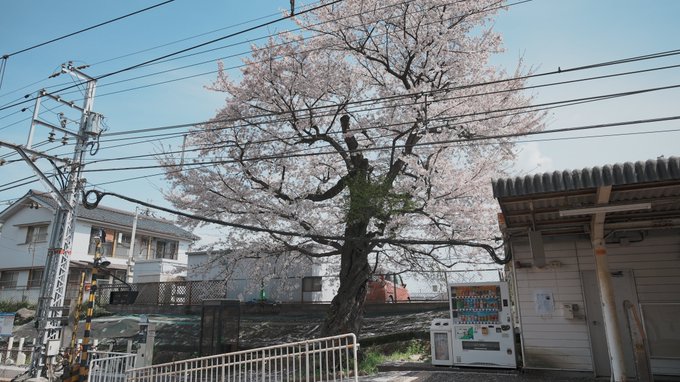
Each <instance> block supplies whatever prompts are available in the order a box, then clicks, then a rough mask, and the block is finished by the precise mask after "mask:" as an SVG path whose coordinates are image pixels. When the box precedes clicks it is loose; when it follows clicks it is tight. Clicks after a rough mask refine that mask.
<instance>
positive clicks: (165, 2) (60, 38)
mask: <svg viewBox="0 0 680 382" xmlns="http://www.w3.org/2000/svg"><path fill="white" fill-rule="evenodd" d="M173 1H175V0H167V1H164V2H162V3H158V4H156V5H152V6H150V7H146V8H144V9H140V10H138V11H135V12H132V13H128V14H126V15H123V16H119V17H116V18H114V19H111V20H107V21H104V22H101V23H99V24H96V25H92V26H90V27H87V28H83V29H80V30H77V31H75V32H71V33H68V34H65V35H63V36H60V37H57V38H53V39H51V40H49V41H45V42H41V43H39V44H35V45H33V46H29V47H28V48H24V49H20V50H18V51H16V52H13V53H9V54H6V55H4V56H2V58H3V59H5V60H6V59H7V58H9V57H11V56H14V55H17V54H19V53H24V52H27V51H29V50H32V49H35V48H39V47H41V46H43V45H47V44H51V43H53V42H56V41H59V40H63V39H65V38H68V37H71V36H75V35H77V34H80V33H83V32H86V31H89V30H92V29H95V28H99V27H101V26H103V25H106V24H110V23H113V22H115V21H118V20H122V19H125V18H127V17H130V16H134V15H136V14H139V13H142V12H146V11H148V10H151V9H154V8H157V7H160V6H162V5H165V4H168V3H172V2H173Z"/></svg>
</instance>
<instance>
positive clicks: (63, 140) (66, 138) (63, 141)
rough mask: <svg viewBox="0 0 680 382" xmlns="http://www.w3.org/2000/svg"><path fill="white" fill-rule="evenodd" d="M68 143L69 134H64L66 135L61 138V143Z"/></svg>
mask: <svg viewBox="0 0 680 382" xmlns="http://www.w3.org/2000/svg"><path fill="white" fill-rule="evenodd" d="M67 143H68V136H67V135H66V134H64V136H63V137H62V138H61V144H62V145H65V144H67Z"/></svg>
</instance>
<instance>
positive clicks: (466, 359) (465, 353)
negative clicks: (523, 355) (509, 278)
mask: <svg viewBox="0 0 680 382" xmlns="http://www.w3.org/2000/svg"><path fill="white" fill-rule="evenodd" d="M449 296H450V307H451V321H452V324H453V327H452V332H453V339H452V341H453V364H454V365H456V366H478V367H498V368H515V367H517V359H516V354H515V336H514V330H513V325H512V313H511V307H510V296H509V294H508V284H507V283H506V282H491V283H469V284H449Z"/></svg>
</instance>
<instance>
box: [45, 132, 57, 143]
mask: <svg viewBox="0 0 680 382" xmlns="http://www.w3.org/2000/svg"><path fill="white" fill-rule="evenodd" d="M56 135H57V134H55V133H54V130H52V131H50V134H49V135H48V136H47V140H48V141H49V142H50V143H51V142H54V141H55V140H56V139H55V138H54V137H55V136H56Z"/></svg>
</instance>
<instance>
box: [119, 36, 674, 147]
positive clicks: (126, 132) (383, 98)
mask: <svg viewBox="0 0 680 382" xmlns="http://www.w3.org/2000/svg"><path fill="white" fill-rule="evenodd" d="M667 52H674V53H673V54H674V55H677V54H680V49H679V50H674V51H667ZM667 52H661V54H664V53H667ZM647 56H651V55H645V56H639V57H647ZM653 58H657V56H656V55H655V57H653ZM631 59H632V58H628V59H625V60H627V61H626V62H630V60H631ZM645 59H651V58H645ZM622 61H624V60H617V61H608V62H606V63H599V64H589V65H586V66H581V67H574V68H570V69H564V70H561V69H559V70H556V71H548V72H543V73H537V74H531V75H525V76H518V77H512V78H507V79H503V80H495V81H487V82H480V83H475V84H469V85H463V86H457V87H449V88H444V89H437V90H432V91H424V92H421V93H418V94H404V95H394V96H387V97H377V98H370V99H365V100H357V101H351V102H347V103H346V107H350V106H355V105H363V104H366V103H377V102H380V101H388V100H398V99H401V98H413V97H417V96H419V95H421V96H424V95H435V94H437V93H439V92H450V91H455V90H463V89H469V88H473V87H479V86H485V85H493V84H498V83H502V82H512V81H520V80H526V79H530V78H537V77H544V76H548V75H556V74H561V73H566V72H574V71H580V70H586V69H591V68H596V67H602V66H608V65H615V64H613V62H617V63H618V62H622ZM678 66H680V65H671V66H666V67H658V68H653V69H644V70H637V71H631V72H625V73H617V74H612V75H603V76H596V77H590V78H586V79H580V80H569V81H562V82H558V83H555V84H568V83H575V82H580V81H587V80H594V79H603V78H610V77H616V76H623V75H629V74H638V73H644V72H650V71H655V70H665V69H671V68H677V67H678ZM551 85H552V84H543V85H533V86H528V87H525V88H523V89H533V88H540V87H546V86H551ZM509 91H518V90H517V89H512V90H509ZM435 101H438V100H428V102H435ZM421 102H422V103H424V102H425V101H421ZM334 108H337V105H322V106H316V107H311V108H307V109H304V110H294V111H308V110H313V111H318V110H323V109H334ZM279 114H280V113H263V114H259V115H254V116H249V117H248V118H264V117H272V116H277V115H279ZM237 121H238V119H219V120H211V121H197V122H189V123H182V124H174V125H166V126H159V127H153V128H146V129H141V130H134V131H121V132H115V133H108V134H106V136H107V137H112V136H119V135H129V134H139V133H145V132H152V131H160V130H172V129H179V128H187V127H192V126H196V125H202V124H213V123H228V122H237Z"/></svg>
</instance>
